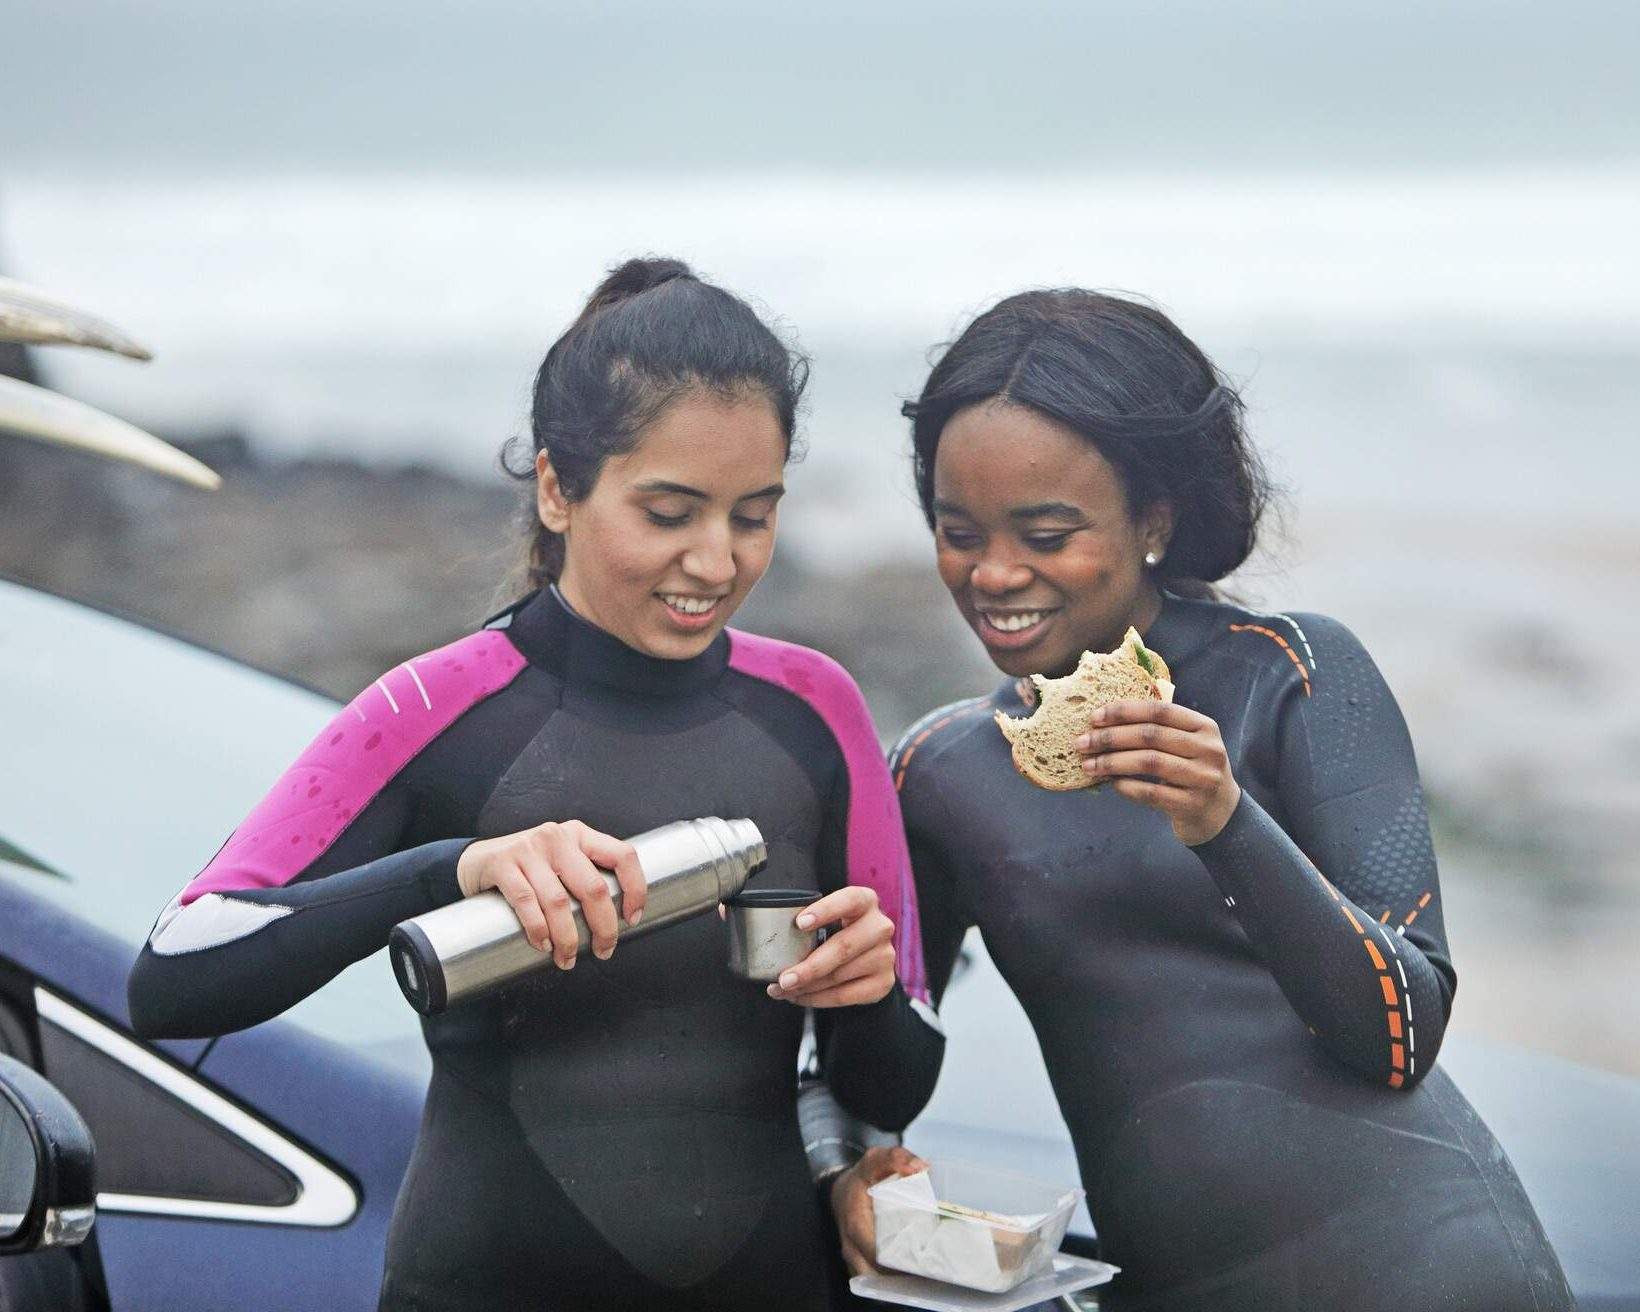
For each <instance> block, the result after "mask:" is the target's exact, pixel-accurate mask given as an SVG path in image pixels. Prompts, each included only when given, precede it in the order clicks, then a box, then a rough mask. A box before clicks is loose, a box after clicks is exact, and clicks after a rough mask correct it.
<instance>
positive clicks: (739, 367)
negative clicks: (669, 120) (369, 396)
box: [501, 258, 808, 588]
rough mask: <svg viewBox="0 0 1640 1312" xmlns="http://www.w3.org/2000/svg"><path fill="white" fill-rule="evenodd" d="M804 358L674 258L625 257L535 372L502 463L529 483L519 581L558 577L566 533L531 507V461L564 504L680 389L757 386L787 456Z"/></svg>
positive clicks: (633, 442) (729, 391)
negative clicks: (524, 413)
mask: <svg viewBox="0 0 1640 1312" xmlns="http://www.w3.org/2000/svg"><path fill="white" fill-rule="evenodd" d="M807 381H808V361H807V359H805V358H804V357H803V355H802V354H801V353H799V352H797V351H795V350H793V349H792V348H790V347H788V346H787V345H786V344H785V343H783V342H782V341H781V340H780V338H778V337H777V336H776V335H775V334H774V332H773V331H772V330H771V329H770V328H769V327H768V325H767V324H765V323H764V322H763V321H762V320H761V319H759V318H758V316H757V314H756V312H755V311H753V309H752V308H751V306H749V305H747V304H746V302H745V301H743V300H741V299H740V298H739V297H738V296H734V295H732V294H731V293H729V292H726V291H724V290H723V289H722V288H721V287H714V286H713V285H712V284H711V283H708V282H703V281H701V279H699V278H697V277H696V276H695V274H694V272H693V271H692V270H691V269H690V268H689V266H688V265H687V264H685V263H683V262H682V261H681V260H672V259H661V258H648V259H638V260H628V261H626V263H624V264H622V265H620V266H619V267H618V268H615V269H612V270H611V271H610V273H609V275H608V277H606V278H605V279H604V280H603V282H601V283H599V284H598V287H597V290H595V291H594V292H593V293H592V296H591V298H590V299H589V300H588V301H587V303H586V307H585V308H584V309H583V310H582V311H581V314H580V317H578V318H577V319H576V320H575V322H574V323H572V324H571V325H570V326H569V328H568V329H566V330H565V332H564V335H563V336H562V337H560V338H559V339H558V340H557V341H556V342H554V343H553V344H552V348H551V349H550V350H549V351H548V352H547V355H546V358H545V359H544V360H542V361H541V367H540V369H538V370H537V371H536V375H535V396H534V403H533V405H532V407H531V411H530V433H529V435H528V437H527V438H525V437H524V436H519V437H515V438H513V439H512V440H510V441H509V442H508V443H507V444H506V445H505V446H504V447H503V448H502V451H501V466H502V468H503V469H505V470H506V471H507V473H509V474H511V475H512V476H513V477H514V478H516V479H519V480H521V481H525V482H528V483H529V484H530V485H531V493H530V495H529V496H528V497H526V499H525V505H524V512H523V518H524V522H525V525H526V529H527V532H528V533H529V558H528V562H527V565H526V566H525V574H526V577H527V583H528V586H529V587H531V588H539V587H542V586H544V585H545V584H547V583H550V582H552V581H553V580H555V579H557V577H558V575H559V573H560V571H561V570H562V569H563V567H564V539H563V538H562V536H560V535H559V534H557V533H554V532H552V530H550V529H549V528H547V527H546V525H544V524H542V523H541V521H540V518H539V517H538V515H537V514H536V509H535V497H534V491H533V489H534V484H535V457H536V454H537V453H538V452H540V451H543V450H544V451H546V453H547V455H548V457H549V458H550V459H551V460H552V467H553V469H554V470H555V471H556V472H557V474H558V481H559V485H560V486H561V487H562V488H563V491H564V495H565V496H566V497H567V498H568V499H569V500H571V501H580V500H582V499H583V498H584V497H586V496H587V494H588V493H590V492H591V491H592V487H593V484H594V483H596V482H597V481H598V474H599V472H600V471H601V470H602V469H603V467H604V462H605V461H606V460H608V459H609V458H610V457H611V456H618V455H624V454H626V453H627V452H629V451H631V450H632V449H633V448H634V447H636V446H637V444H638V440H639V438H641V437H642V436H643V430H644V428H645V427H646V426H647V425H649V424H652V423H653V422H654V421H655V420H656V419H658V418H659V417H660V415H661V412H662V411H664V410H665V409H666V407H667V406H669V405H671V404H672V402H673V401H675V400H677V399H678V398H679V397H680V396H682V395H683V394H684V393H686V392H689V391H691V390H694V389H697V388H705V389H708V390H710V391H713V392H716V393H718V394H720V395H723V396H726V397H735V396H739V395H742V394H743V393H745V392H746V391H748V390H751V391H756V392H761V393H762V394H763V395H764V396H766V397H767V398H768V400H769V403H770V404H771V405H773V406H774V410H775V414H776V416H777V417H778V418H779V420H780V427H781V430H782V431H783V432H784V433H785V436H786V457H787V459H790V458H791V456H792V445H793V441H794V437H795V433H796V427H797V410H798V405H799V403H800V402H801V400H802V397H803V388H804V386H805V385H806V384H807Z"/></svg>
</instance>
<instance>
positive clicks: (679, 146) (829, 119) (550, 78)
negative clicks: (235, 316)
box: [0, 0, 1640, 184]
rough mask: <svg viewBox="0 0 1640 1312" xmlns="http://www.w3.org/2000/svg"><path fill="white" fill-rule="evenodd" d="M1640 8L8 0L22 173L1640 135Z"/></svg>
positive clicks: (1347, 164) (544, 168) (979, 154)
mask: <svg viewBox="0 0 1640 1312" xmlns="http://www.w3.org/2000/svg"><path fill="white" fill-rule="evenodd" d="M1637 57H1640V5H1636V4H1634V3H1633V0H1604V2H1601V3H1586V4H1575V3H1574V4H1558V5H1550V4H1523V3H1511V2H1509V0H1492V2H1489V3H1476V2H1473V0H1459V2H1457V3H1440V4H1434V5H1431V4H1427V3H1425V4H1409V3H1400V2H1399V0H1397V2H1394V3H1375V4H1370V5H1366V4H1361V3H1360V2H1359V0H1311V2H1310V3H1307V4H1299V3H1290V2H1289V3H1279V4H1278V3H1241V4H1235V3H1225V2H1223V0H1218V2H1215V3H1158V4H1151V5H1134V4H1131V3H1123V4H1120V5H1118V4H1112V3H1104V2H1102V0H1098V2H1094V0H1064V2H1063V3H1058V2H1053V3H1036V4H1017V3H1010V4H1003V3H995V4H977V3H973V2H972V0H938V3H933V2H932V0H888V2H884V0H874V2H872V3H865V2H863V0H825V3H817V4H810V3H803V4H794V3H786V2H785V0H755V2H754V0H716V2H715V3H703V2H701V0H695V2H694V3H677V2H670V3H663V2H649V3H627V4H619V3H596V4H595V3H571V2H568V0H557V2H549V3H542V2H541V0H516V2H511V0H483V2H481V3H474V4H455V3H438V4H431V3H420V2H417V0H394V2H392V3H388V2H385V0H383V2H377V0H367V2H366V0H355V2H354V3H347V2H346V0H283V2H282V3H281V2H279V0H263V2H262V3H258V4H238V3H229V4H224V3H221V2H220V0H141V2H140V3H138V2H134V0H10V3H8V4H7V5H6V6H5V8H4V11H3V16H0V184H3V182H4V180H5V177H6V175H7V174H8V173H10V174H13V175H15V174H17V173H27V174H37V173H40V172H71V173H79V172H82V171H84V170H87V169H90V170H94V171H96V172H98V173H101V174H105V175H111V176H117V175H120V174H124V173H135V174H143V175H146V174H152V173H167V172H178V171H180V172H185V173H192V172H195V171H200V170H203V171H208V172H213V173H216V172H224V171H226V172H256V173H260V172H265V171H268V170H276V171H285V170H296V171H304V172H309V171H320V172H327V171H348V172H353V171H357V170H360V169H368V170H382V171H389V172H397V171H404V170H438V171H447V170H469V171H478V172H484V173H500V174H514V175H521V174H553V173H559V172H564V171H573V172H583V173H584V172H605V171H616V172H625V171H627V170H631V169H637V168H641V169H645V170H653V169H658V168H666V167H674V168H679V169H685V170H688V171H692V172H693V171H698V170H712V169H740V168H756V169H768V168H786V169H793V170H810V169H815V168H822V169H848V170H883V171H890V172H902V171H910V170H926V169H934V170H940V171H949V170H960V171H974V170H993V169H1022V170H1028V171H1031V172H1041V171H1066V172H1078V171H1083V170H1086V169H1089V168H1094V167H1104V166H1112V167H1120V168H1124V169H1157V170H1163V171H1167V170H1176V169H1185V168H1189V169H1199V168H1210V167H1222V168H1226V169H1233V170H1234V169H1246V168H1264V167H1275V168H1291V167H1294V166H1297V167H1301V168H1306V169H1309V168H1329V169H1332V168H1345V169H1355V168H1369V169H1379V168H1385V169H1396V170H1400V169H1404V168H1406V167H1407V166H1409V165H1411V166H1413V167H1435V168H1440V167H1446V166H1451V165H1460V166H1461V165H1492V164H1497V163H1503V162H1510V163H1513V162H1525V163H1530V164H1534V165H1539V164H1557V163H1579V164H1584V163H1606V162H1612V161H1631V160H1636V159H1640V78H1637V77H1636V76H1635V68H1636V63H1637Z"/></svg>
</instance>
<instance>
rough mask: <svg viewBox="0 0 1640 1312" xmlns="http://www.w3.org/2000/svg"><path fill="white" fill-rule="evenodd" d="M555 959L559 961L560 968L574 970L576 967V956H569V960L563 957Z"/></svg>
mask: <svg viewBox="0 0 1640 1312" xmlns="http://www.w3.org/2000/svg"><path fill="white" fill-rule="evenodd" d="M554 960H556V961H557V962H558V969H559V970H574V969H575V958H574V957H571V958H569V960H567V961H565V960H563V959H561V958H554Z"/></svg>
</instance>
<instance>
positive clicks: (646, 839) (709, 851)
mask: <svg viewBox="0 0 1640 1312" xmlns="http://www.w3.org/2000/svg"><path fill="white" fill-rule="evenodd" d="M631 843H632V846H633V847H635V848H637V850H638V864H639V865H640V866H642V867H643V873H644V879H645V880H646V881H647V882H648V885H649V897H648V901H647V902H646V903H645V905H644V913H643V919H642V920H640V921H639V922H638V923H637V925H635V926H628V925H627V924H626V923H625V922H624V921H623V922H622V923H621V926H620V936H621V938H622V939H628V938H635V937H636V936H637V935H639V934H647V933H649V932H650V931H651V930H656V929H660V928H662V927H664V926H666V925H671V924H674V923H676V922H677V921H679V920H683V919H686V918H687V917H689V916H694V915H698V914H700V913H701V912H702V911H710V910H711V909H712V908H713V907H715V906H716V905H717V904H718V903H719V902H722V901H726V900H727V899H728V898H731V897H733V896H734V895H735V894H736V893H738V892H739V891H740V890H741V889H742V888H743V887H744V886H745V883H746V881H747V880H748V879H750V878H751V877H752V875H753V874H755V873H756V872H757V871H758V870H760V869H762V868H763V865H764V863H765V862H766V861H767V860H768V852H767V850H766V849H765V848H764V845H763V835H762V834H760V833H759V832H758V829H757V826H756V825H755V824H753V823H752V822H751V821H750V820H720V819H718V817H717V816H715V815H714V816H707V817H705V818H704V819H700V820H679V821H676V822H675V823H673V824H669V825H662V826H661V827H660V828H659V829H651V830H649V831H648V832H647V833H643V834H639V835H637V836H636V837H635V838H633V839H632V840H631ZM602 873H603V874H604V879H605V881H606V882H607V883H608V884H609V891H610V893H611V895H612V896H613V897H614V899H615V910H616V912H617V914H618V913H619V912H620V910H621V886H620V883H619V882H618V881H617V880H616V878H615V876H614V875H612V874H609V873H608V872H602ZM575 926H576V930H577V933H578V936H579V939H580V944H581V947H582V948H585V947H587V945H588V944H589V943H590V942H591V936H590V935H589V934H588V932H587V926H586V920H585V918H584V917H583V916H582V914H581V908H580V907H579V906H576V907H575ZM387 950H388V955H389V956H390V957H391V959H392V962H393V974H394V975H395V976H396V977H397V979H398V981H399V987H400V988H401V989H402V990H403V991H404V996H405V997H406V998H408V999H409V1000H410V1005H411V1006H412V1007H414V1008H415V1009H416V1010H417V1011H419V1012H421V1014H422V1015H424V1016H432V1015H436V1014H437V1013H439V1012H441V1011H443V1010H444V1009H445V1008H446V1007H451V1006H454V1005H455V1004H456V1003H458V1002H462V1001H464V1000H465V999H467V998H470V997H472V996H473V995H475V994H478V993H482V992H485V991H486V990H488V989H492V988H495V987H496V986H498V985H501V984H505V983H508V982H509V981H511V980H514V979H517V978H518V977H519V976H520V975H523V974H525V973H527V972H529V971H532V970H540V969H542V968H543V967H547V968H551V966H552V954H551V953H550V952H538V951H537V950H536V949H535V948H533V947H531V946H530V942H529V939H527V938H526V937H525V936H524V931H523V929H522V928H521V927H520V925H519V923H518V917H517V915H515V914H514V912H513V909H512V908H511V907H510V906H508V905H507V901H506V899H505V898H503V897H502V896H501V894H500V893H498V892H496V891H495V890H493V889H491V890H490V891H488V892H484V893H480V894H478V895H477V896H476V897H469V898H463V899H462V900H461V901H460V902H454V903H451V904H450V905H449V906H445V907H440V908H438V910H436V911H429V912H427V913H426V914H424V915H420V916H416V917H414V918H413V919H410V920H406V921H404V922H403V923H401V924H399V925H397V926H395V927H394V929H393V933H392V935H391V937H390V938H389V939H388V943H387Z"/></svg>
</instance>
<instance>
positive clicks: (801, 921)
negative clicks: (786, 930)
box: [797, 911, 814, 929]
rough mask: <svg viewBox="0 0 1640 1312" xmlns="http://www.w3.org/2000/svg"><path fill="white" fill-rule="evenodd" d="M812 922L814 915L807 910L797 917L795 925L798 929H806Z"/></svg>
mask: <svg viewBox="0 0 1640 1312" xmlns="http://www.w3.org/2000/svg"><path fill="white" fill-rule="evenodd" d="M812 924H814V917H813V916H812V915H810V914H809V913H808V912H807V911H805V912H804V913H803V914H802V915H800V916H799V917H798V918H797V927H798V928H799V929H807V928H808V927H809V926H810V925H812Z"/></svg>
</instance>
